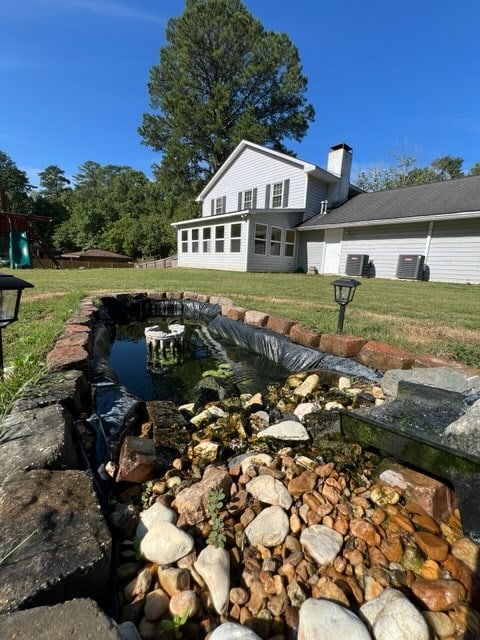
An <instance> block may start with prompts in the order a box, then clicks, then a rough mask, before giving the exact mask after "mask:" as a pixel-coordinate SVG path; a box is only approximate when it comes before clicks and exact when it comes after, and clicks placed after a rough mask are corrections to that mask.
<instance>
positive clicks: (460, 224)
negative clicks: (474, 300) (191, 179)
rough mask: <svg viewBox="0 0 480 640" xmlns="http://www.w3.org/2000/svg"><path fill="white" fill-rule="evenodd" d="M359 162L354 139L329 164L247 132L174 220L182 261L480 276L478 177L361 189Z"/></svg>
mask: <svg viewBox="0 0 480 640" xmlns="http://www.w3.org/2000/svg"><path fill="white" fill-rule="evenodd" d="M351 165H352V150H351V148H350V147H349V146H347V145H346V144H340V145H336V146H334V147H332V148H331V149H330V151H329V154H328V161H327V169H326V170H325V169H321V168H320V167H318V166H317V165H315V164H311V163H309V162H304V161H303V160H299V159H298V158H294V157H291V156H288V155H286V154H284V153H279V152H277V151H273V150H272V149H268V148H266V147H262V146H260V145H258V144H254V143H252V142H248V141H246V140H243V141H242V142H241V143H240V144H239V145H238V146H237V148H236V149H235V150H234V151H233V152H232V154H231V155H230V156H229V157H228V159H227V160H226V161H225V163H224V164H223V165H222V166H221V168H220V169H219V170H218V171H217V173H216V174H215V175H214V176H213V178H212V179H211V180H210V182H209V183H208V184H207V185H206V186H205V188H204V189H203V191H202V192H201V193H200V194H199V196H198V198H197V201H198V202H201V204H202V215H201V217H200V218H195V219H191V220H183V221H181V222H176V223H174V225H173V226H175V227H176V228H177V238H178V266H180V267H195V268H204V269H224V270H232V271H264V272H266V271H271V272H274V271H277V272H278V271H284V272H287V271H297V270H301V271H304V272H305V271H307V270H309V269H311V268H314V270H316V271H317V272H318V273H320V274H329V275H338V274H347V275H364V276H368V277H373V276H376V277H379V278H405V279H419V280H421V279H425V280H433V281H444V282H469V283H472V284H477V283H480V176H469V177H464V178H457V179H455V180H448V181H441V182H434V183H430V184H423V185H415V186H411V187H403V188H400V189H392V190H389V191H378V192H375V193H362V192H361V190H360V189H358V188H356V187H355V186H353V185H352V184H350V170H351ZM357 267H358V270H356V269H357Z"/></svg>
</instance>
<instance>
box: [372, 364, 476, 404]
mask: <svg viewBox="0 0 480 640" xmlns="http://www.w3.org/2000/svg"><path fill="white" fill-rule="evenodd" d="M401 381H406V382H414V383H416V384H424V385H426V386H428V387H436V388H437V389H445V391H455V392H457V393H463V392H464V391H468V390H470V389H477V390H480V376H478V375H470V374H469V373H467V372H465V371H462V370H460V369H454V368H452V367H432V368H430V369H418V368H417V369H409V370H405V369H390V370H389V371H386V372H385V375H384V376H383V378H382V380H381V383H380V384H381V387H382V389H383V392H384V393H385V395H388V396H391V397H392V398H396V397H397V392H398V383H399V382H401Z"/></svg>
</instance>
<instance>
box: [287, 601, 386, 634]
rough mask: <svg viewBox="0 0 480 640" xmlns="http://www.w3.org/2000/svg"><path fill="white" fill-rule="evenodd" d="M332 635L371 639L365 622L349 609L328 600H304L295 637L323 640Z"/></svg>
mask: <svg viewBox="0 0 480 640" xmlns="http://www.w3.org/2000/svg"><path fill="white" fill-rule="evenodd" d="M333 637H335V638H341V640H371V636H370V633H369V631H368V629H367V627H366V626H365V624H364V623H363V622H362V621H361V620H360V618H358V617H357V616H356V615H355V614H354V613H352V612H351V611H350V610H349V609H346V608H345V607H342V606H341V605H339V604H337V603H335V602H332V601H330V600H315V599H314V598H308V600H305V602H304V603H303V604H302V606H301V607H300V614H299V623H298V636H297V639H298V640H325V639H326V638H333ZM376 640H378V639H377V638H376Z"/></svg>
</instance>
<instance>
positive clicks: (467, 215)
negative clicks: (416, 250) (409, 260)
mask: <svg viewBox="0 0 480 640" xmlns="http://www.w3.org/2000/svg"><path fill="white" fill-rule="evenodd" d="M327 215H328V214H327ZM472 218H473V219H474V218H480V211H464V212H462V213H439V214H433V215H428V216H410V217H409V218H386V219H384V220H380V219H375V220H359V221H358V222H337V223H333V224H316V225H310V226H308V227H303V228H301V227H297V231H302V232H305V231H319V230H321V229H340V228H348V227H364V226H365V227H367V226H368V227H372V226H382V225H386V224H408V223H409V222H431V221H434V222H436V221H441V220H466V219H472Z"/></svg>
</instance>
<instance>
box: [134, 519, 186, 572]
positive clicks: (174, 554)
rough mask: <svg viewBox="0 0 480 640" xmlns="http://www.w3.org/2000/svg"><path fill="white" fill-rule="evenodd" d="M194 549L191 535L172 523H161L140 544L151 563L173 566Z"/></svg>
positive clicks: (141, 549)
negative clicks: (173, 563) (172, 564)
mask: <svg viewBox="0 0 480 640" xmlns="http://www.w3.org/2000/svg"><path fill="white" fill-rule="evenodd" d="M193 548H194V540H193V538H192V536H191V535H189V534H188V533H186V532H185V531H182V529H179V528H178V527H176V526H175V525H174V524H172V523H171V522H159V523H158V524H157V525H155V526H154V527H153V528H152V529H150V530H149V531H148V532H147V533H146V534H145V536H144V537H143V538H142V541H141V542H140V551H141V552H142V554H143V555H144V556H145V558H146V559H147V560H150V562H156V563H157V564H171V563H172V562H176V561H177V560H180V558H183V557H184V556H186V555H187V554H189V553H190V551H192V550H193Z"/></svg>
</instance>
